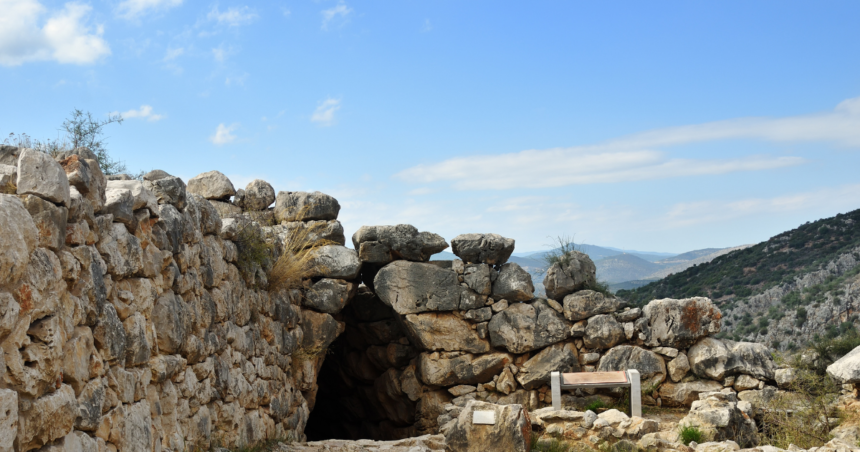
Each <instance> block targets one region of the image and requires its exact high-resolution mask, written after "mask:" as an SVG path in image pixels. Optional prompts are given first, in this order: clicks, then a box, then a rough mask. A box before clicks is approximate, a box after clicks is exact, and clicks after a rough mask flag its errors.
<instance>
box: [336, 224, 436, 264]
mask: <svg viewBox="0 0 860 452" xmlns="http://www.w3.org/2000/svg"><path fill="white" fill-rule="evenodd" d="M352 244H353V246H355V249H356V250H358V256H359V258H360V259H361V260H362V262H370V263H374V264H387V263H389V262H391V261H394V260H398V259H405V260H408V261H414V262H426V261H427V260H428V259H430V256H432V255H434V254H436V253H438V252H441V251H442V250H444V249H445V248H448V243H447V242H446V241H445V239H443V238H442V236H440V235H438V234H433V233H431V232H418V229H416V228H415V226H412V225H409V224H398V225H396V226H362V227H361V228H359V229H358V231H356V232H355V234H353V235H352Z"/></svg>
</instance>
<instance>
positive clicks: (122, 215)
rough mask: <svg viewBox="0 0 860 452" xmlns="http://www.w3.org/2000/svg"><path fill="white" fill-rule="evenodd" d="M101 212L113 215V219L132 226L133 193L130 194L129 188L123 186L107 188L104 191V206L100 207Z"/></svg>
mask: <svg viewBox="0 0 860 452" xmlns="http://www.w3.org/2000/svg"><path fill="white" fill-rule="evenodd" d="M102 212H103V213H105V214H111V215H113V219H114V221H118V222H120V223H123V224H126V225H128V226H129V227H130V228H133V224H134V195H132V194H131V190H128V189H125V188H114V189H107V190H106V191H105V206H104V207H103V208H102Z"/></svg>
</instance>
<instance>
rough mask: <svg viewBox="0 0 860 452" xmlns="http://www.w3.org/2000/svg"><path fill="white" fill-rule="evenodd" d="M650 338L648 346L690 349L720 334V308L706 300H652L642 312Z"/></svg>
mask: <svg viewBox="0 0 860 452" xmlns="http://www.w3.org/2000/svg"><path fill="white" fill-rule="evenodd" d="M642 312H643V316H644V318H646V319H648V323H649V325H650V327H651V335H650V337H649V338H648V340H647V342H646V345H648V346H649V347H656V346H664V347H675V348H687V347H689V346H690V345H692V344H694V343H695V342H696V341H697V340H699V338H702V337H705V336H708V335H712V334H717V333H719V332H720V319H721V318H722V317H723V314H722V313H721V312H720V309H719V308H718V307H716V306H714V304H713V303H711V300H710V299H708V298H704V297H694V298H685V299H682V300H675V299H671V298H665V299H662V300H653V301H651V302H650V303H648V305H647V306H645V308H644V309H643V310H642Z"/></svg>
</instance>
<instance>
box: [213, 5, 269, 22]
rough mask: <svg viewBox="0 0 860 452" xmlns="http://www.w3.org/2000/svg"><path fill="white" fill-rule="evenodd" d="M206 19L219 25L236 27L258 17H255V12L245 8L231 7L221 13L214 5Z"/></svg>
mask: <svg viewBox="0 0 860 452" xmlns="http://www.w3.org/2000/svg"><path fill="white" fill-rule="evenodd" d="M206 17H207V18H208V19H209V20H212V21H215V22H218V23H219V24H220V25H227V26H230V27H238V26H240V25H248V24H250V23H251V22H253V21H254V20H256V19H257V17H259V16H257V12H256V11H254V10H253V9H251V8H249V7H247V6H242V7H238V6H233V7H230V8H227V10H226V11H223V12H222V11H220V10H219V9H218V5H215V6H213V7H212V10H211V11H209V14H208V15H207V16H206Z"/></svg>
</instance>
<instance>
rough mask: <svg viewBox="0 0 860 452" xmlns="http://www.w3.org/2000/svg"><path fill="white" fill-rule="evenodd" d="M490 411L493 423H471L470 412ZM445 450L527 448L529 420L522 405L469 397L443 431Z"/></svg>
mask: <svg viewBox="0 0 860 452" xmlns="http://www.w3.org/2000/svg"><path fill="white" fill-rule="evenodd" d="M477 410H482V411H484V410H485V411H494V412H495V418H496V423H495V425H480V426H475V425H472V416H473V414H472V413H473V412H474V411H477ZM445 440H446V442H447V445H448V448H449V450H455V451H462V452H484V451H488V450H498V451H510V452H529V451H530V449H531V420H530V419H529V416H528V411H526V410H525V409H524V408H523V406H522V405H494V404H491V403H486V402H480V401H477V400H473V401H471V402H469V403H468V404H466V406H465V407H464V408H463V410H462V411H461V412H460V415H459V416H458V417H457V420H456V422H455V423H454V425H453V426H452V427H451V428H450V429H449V430H448V432H447V433H446V434H445Z"/></svg>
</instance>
